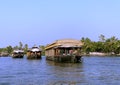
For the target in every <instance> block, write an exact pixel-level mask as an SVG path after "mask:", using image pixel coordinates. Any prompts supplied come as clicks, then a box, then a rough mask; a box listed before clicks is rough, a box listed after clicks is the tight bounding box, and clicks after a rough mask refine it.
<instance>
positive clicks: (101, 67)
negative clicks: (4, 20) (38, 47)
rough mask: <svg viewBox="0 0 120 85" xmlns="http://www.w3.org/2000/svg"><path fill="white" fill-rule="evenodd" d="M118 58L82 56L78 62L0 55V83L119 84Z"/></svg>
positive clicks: (45, 84) (42, 84)
mask: <svg viewBox="0 0 120 85" xmlns="http://www.w3.org/2000/svg"><path fill="white" fill-rule="evenodd" d="M119 67H120V57H84V60H83V62H82V63H55V62H52V61H46V57H42V59H41V60H27V59H26V57H25V58H24V59H13V58H11V57H0V85H119V84H120V69H119Z"/></svg>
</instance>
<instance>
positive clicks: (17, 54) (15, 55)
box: [12, 49, 24, 58]
mask: <svg viewBox="0 0 120 85" xmlns="http://www.w3.org/2000/svg"><path fill="white" fill-rule="evenodd" d="M12 57H13V58H23V57H24V51H23V50H21V49H17V50H14V51H13V53H12Z"/></svg>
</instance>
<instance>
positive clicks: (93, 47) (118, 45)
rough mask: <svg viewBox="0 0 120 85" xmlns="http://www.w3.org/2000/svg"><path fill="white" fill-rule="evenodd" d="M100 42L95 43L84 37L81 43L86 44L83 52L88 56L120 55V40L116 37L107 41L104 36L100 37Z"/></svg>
mask: <svg viewBox="0 0 120 85" xmlns="http://www.w3.org/2000/svg"><path fill="white" fill-rule="evenodd" d="M99 40H100V41H97V42H93V41H91V40H90V39H89V38H84V37H82V39H81V41H82V42H83V43H84V45H83V51H84V52H85V53H86V54H89V52H104V53H114V54H119V53H120V40H118V39H117V38H116V37H115V36H112V37H111V38H108V39H105V36H104V35H100V36H99Z"/></svg>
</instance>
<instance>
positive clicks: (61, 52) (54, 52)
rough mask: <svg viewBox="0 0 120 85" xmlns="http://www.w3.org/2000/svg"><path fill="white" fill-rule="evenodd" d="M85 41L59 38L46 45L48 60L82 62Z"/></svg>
mask: <svg viewBox="0 0 120 85" xmlns="http://www.w3.org/2000/svg"><path fill="white" fill-rule="evenodd" d="M82 45H83V43H82V42H81V41H79V40H74V39H63V40H57V41H55V42H53V43H51V44H48V45H47V46H46V47H45V55H46V59H47V60H52V61H55V62H71V63H76V62H81V57H82V55H81V48H82Z"/></svg>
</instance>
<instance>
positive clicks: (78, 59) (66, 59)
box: [46, 56, 82, 63]
mask: <svg viewBox="0 0 120 85" xmlns="http://www.w3.org/2000/svg"><path fill="white" fill-rule="evenodd" d="M81 57H82V56H47V57H46V60H51V61H55V62H67V63H79V62H81Z"/></svg>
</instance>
